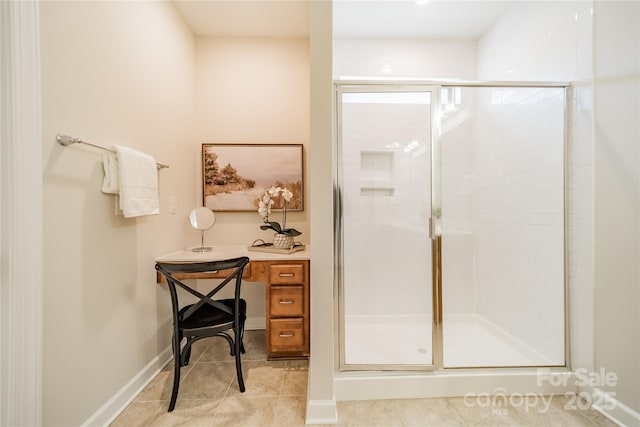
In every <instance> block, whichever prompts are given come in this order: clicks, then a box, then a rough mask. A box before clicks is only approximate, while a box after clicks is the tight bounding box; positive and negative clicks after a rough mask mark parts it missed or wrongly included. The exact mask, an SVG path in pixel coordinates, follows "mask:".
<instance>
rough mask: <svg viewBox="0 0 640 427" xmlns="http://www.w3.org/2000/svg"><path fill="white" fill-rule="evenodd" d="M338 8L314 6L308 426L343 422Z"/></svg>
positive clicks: (327, 4)
mask: <svg viewBox="0 0 640 427" xmlns="http://www.w3.org/2000/svg"><path fill="white" fill-rule="evenodd" d="M332 11H333V8H332V4H331V2H324V1H314V2H312V3H311V12H310V28H309V34H310V36H309V46H310V61H311V113H312V114H311V150H310V152H311V160H310V163H311V173H312V176H311V178H312V187H311V188H312V199H311V207H312V216H311V219H312V223H311V232H312V233H313V242H314V243H313V249H312V251H313V260H312V262H311V296H310V299H311V357H310V361H309V387H308V391H307V422H309V423H310V424H313V423H325V424H327V423H329V424H335V423H337V412H336V405H335V399H334V384H333V381H334V374H335V370H334V360H335V359H334V348H335V347H334V343H335V342H336V336H335V335H334V334H335V327H334V320H335V317H334V310H333V308H334V303H335V300H334V293H333V290H334V285H333V164H334V162H333V135H334V133H333V128H332V123H333V105H332V99H333V86H332V76H331V75H332V42H333V39H332V32H333V25H332Z"/></svg>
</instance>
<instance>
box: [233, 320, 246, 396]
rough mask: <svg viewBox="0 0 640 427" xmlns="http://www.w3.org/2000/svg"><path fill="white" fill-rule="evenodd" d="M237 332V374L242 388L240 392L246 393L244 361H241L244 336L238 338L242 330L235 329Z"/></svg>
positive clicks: (239, 385)
mask: <svg viewBox="0 0 640 427" xmlns="http://www.w3.org/2000/svg"><path fill="white" fill-rule="evenodd" d="M235 332H236V337H235V338H236V339H235V353H236V354H235V356H236V375H237V376H238V387H239V388H240V392H241V393H244V390H245V388H244V379H243V378H242V361H241V354H240V352H241V351H242V347H241V346H242V338H240V339H239V338H238V337H240V336H241V334H240V331H235ZM242 353H244V351H242Z"/></svg>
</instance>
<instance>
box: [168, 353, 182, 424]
mask: <svg viewBox="0 0 640 427" xmlns="http://www.w3.org/2000/svg"><path fill="white" fill-rule="evenodd" d="M179 387H180V353H178V354H177V355H174V357H173V389H172V391H171V400H170V401H169V410H168V411H167V412H171V411H173V408H175V407H176V400H177V399H178V388H179Z"/></svg>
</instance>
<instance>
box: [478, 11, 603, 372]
mask: <svg viewBox="0 0 640 427" xmlns="http://www.w3.org/2000/svg"><path fill="white" fill-rule="evenodd" d="M591 64H592V2H522V3H514V4H513V6H512V7H511V8H510V9H509V10H508V11H507V12H506V13H505V14H504V15H503V16H502V18H501V19H500V20H499V21H498V22H497V23H496V24H495V25H494V26H493V28H492V29H491V30H490V31H489V32H488V33H486V34H485V35H484V36H483V37H482V38H481V39H480V40H479V43H478V76H477V77H478V79H480V80H539V81H571V82H572V83H573V97H572V100H571V105H570V127H569V130H570V132H569V138H568V146H567V156H566V160H565V167H566V180H567V186H566V189H567V199H568V206H567V208H568V209H567V216H566V221H567V236H566V237H567V248H568V251H567V254H568V259H567V273H568V283H569V287H568V288H569V293H570V299H569V301H570V307H569V325H570V330H569V333H570V343H571V349H572V352H571V363H572V366H573V367H574V368H577V367H586V368H588V369H593V295H594V294H593V288H594V282H593V203H592V199H593V197H592V194H593V192H592V173H593V160H592V159H593V137H592V132H591V128H592V122H593V116H592V114H593V102H592V99H593V91H592V78H593V69H592V65H591ZM541 249H544V248H541ZM530 274H531V275H534V276H539V277H541V278H542V277H543V276H544V271H538V270H536V269H535V267H532V268H531V269H530ZM540 310H541V313H542V315H544V313H545V312H546V311H547V308H546V307H540Z"/></svg>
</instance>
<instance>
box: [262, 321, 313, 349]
mask: <svg viewBox="0 0 640 427" xmlns="http://www.w3.org/2000/svg"><path fill="white" fill-rule="evenodd" d="M269 326H270V328H269V329H270V332H269V336H270V338H271V346H270V351H274V352H278V351H281V352H286V351H304V348H305V347H304V343H305V340H304V322H303V319H271V320H269Z"/></svg>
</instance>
